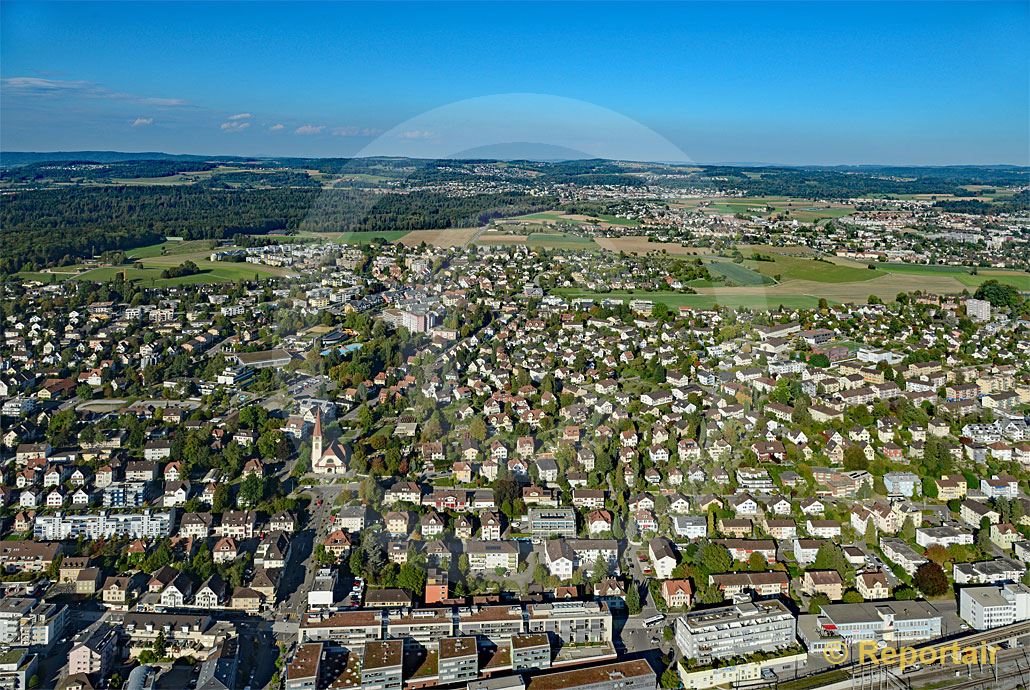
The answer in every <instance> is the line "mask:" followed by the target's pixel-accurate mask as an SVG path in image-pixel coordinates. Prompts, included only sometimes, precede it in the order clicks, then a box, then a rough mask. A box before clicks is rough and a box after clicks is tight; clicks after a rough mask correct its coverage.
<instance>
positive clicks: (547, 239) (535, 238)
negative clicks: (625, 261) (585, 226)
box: [476, 232, 598, 250]
mask: <svg viewBox="0 0 1030 690" xmlns="http://www.w3.org/2000/svg"><path fill="white" fill-rule="evenodd" d="M476 244H482V245H490V244H524V245H527V246H529V247H541V248H543V249H586V250H596V249H597V248H598V243H597V242H595V241H594V239H593V238H591V237H581V236H579V235H568V234H565V233H557V232H555V233H547V232H534V233H532V234H529V235H508V234H500V233H489V234H483V235H481V236H480V237H479V239H477V240H476Z"/></svg>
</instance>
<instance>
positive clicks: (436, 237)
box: [390, 228, 479, 247]
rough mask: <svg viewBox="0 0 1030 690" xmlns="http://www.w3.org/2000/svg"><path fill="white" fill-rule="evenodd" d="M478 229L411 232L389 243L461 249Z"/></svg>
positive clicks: (473, 236)
mask: <svg viewBox="0 0 1030 690" xmlns="http://www.w3.org/2000/svg"><path fill="white" fill-rule="evenodd" d="M478 232H479V228H445V229H443V230H412V231H411V232H408V233H405V234H404V236H403V237H399V238H397V239H395V240H390V241H391V242H399V243H400V244H403V245H405V246H406V247H417V246H418V245H420V244H422V243H423V242H425V243H426V244H430V245H432V246H434V247H461V246H464V245H466V244H468V243H469V242H470V241H472V240H473V239H474V238H475V236H476V233H478Z"/></svg>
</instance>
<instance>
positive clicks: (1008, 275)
mask: <svg viewBox="0 0 1030 690" xmlns="http://www.w3.org/2000/svg"><path fill="white" fill-rule="evenodd" d="M877 267H878V268H880V269H881V270H883V271H887V272H889V273H901V274H907V275H925V276H942V277H946V278H953V279H955V280H957V281H959V282H960V283H962V284H963V285H965V286H967V287H970V288H975V287H977V286H979V285H980V284H982V283H984V282H985V281H988V280H997V281H998V282H999V283H1003V284H1007V285H1011V286H1013V287H1014V288H1016V289H1017V290H1020V291H1022V292H1030V273H1023V272H1021V271H1005V270H1001V269H990V268H979V269H977V272H976V275H973V274H972V273H970V269H969V268H967V267H965V266H924V265H920V264H896V263H885V264H877Z"/></svg>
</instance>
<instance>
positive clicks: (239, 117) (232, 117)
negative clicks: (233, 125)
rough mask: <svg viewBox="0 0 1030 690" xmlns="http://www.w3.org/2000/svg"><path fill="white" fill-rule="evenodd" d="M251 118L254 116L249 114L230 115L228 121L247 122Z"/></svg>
mask: <svg viewBox="0 0 1030 690" xmlns="http://www.w3.org/2000/svg"><path fill="white" fill-rule="evenodd" d="M252 117H254V116H253V115H251V114H250V113H237V114H235V115H230V116H229V119H230V120H249V119H250V118H252Z"/></svg>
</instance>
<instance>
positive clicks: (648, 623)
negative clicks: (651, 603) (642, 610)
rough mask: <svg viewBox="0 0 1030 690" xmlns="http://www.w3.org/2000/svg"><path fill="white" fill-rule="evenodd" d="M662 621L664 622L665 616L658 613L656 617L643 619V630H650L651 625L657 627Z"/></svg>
mask: <svg viewBox="0 0 1030 690" xmlns="http://www.w3.org/2000/svg"><path fill="white" fill-rule="evenodd" d="M663 620H665V615H664V614H661V613H659V614H658V615H657V616H651V617H650V618H645V619H644V627H645V628H650V627H651V626H652V625H658V624H659V623H661V622H662V621H663Z"/></svg>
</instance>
